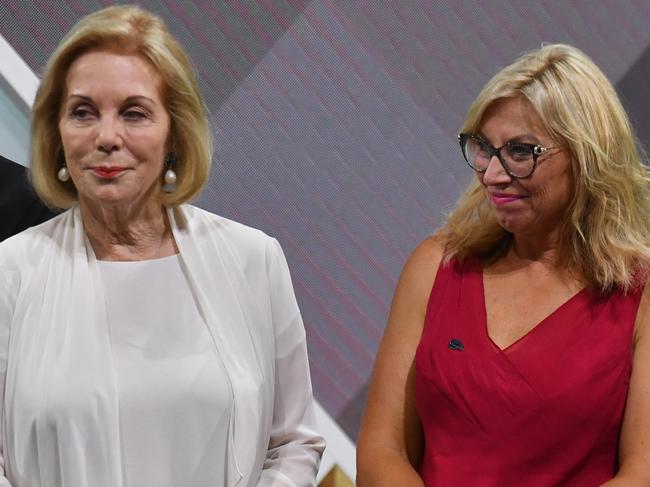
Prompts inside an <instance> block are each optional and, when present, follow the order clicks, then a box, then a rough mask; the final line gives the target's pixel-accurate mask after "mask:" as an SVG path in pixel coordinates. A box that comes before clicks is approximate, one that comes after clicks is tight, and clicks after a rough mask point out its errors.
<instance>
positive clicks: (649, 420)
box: [602, 286, 650, 487]
mask: <svg viewBox="0 0 650 487" xmlns="http://www.w3.org/2000/svg"><path fill="white" fill-rule="evenodd" d="M632 364H633V365H632V377H631V379H630V389H629V391H628V396H627V402H626V405H625V414H624V416H623V428H622V431H621V441H620V447H619V459H620V465H621V468H620V470H619V472H618V474H617V475H616V477H615V478H614V479H612V480H610V481H609V482H606V483H605V484H603V486H602V487H605V486H606V487H646V486H650V286H646V289H645V291H644V293H643V297H642V298H641V303H640V305H639V311H638V314H637V322H636V330H635V343H634V357H633V361H632Z"/></svg>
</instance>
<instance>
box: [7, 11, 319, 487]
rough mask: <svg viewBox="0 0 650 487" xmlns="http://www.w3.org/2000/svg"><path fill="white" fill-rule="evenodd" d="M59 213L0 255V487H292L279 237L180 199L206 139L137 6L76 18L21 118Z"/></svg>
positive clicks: (306, 387)
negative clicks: (26, 116) (28, 116)
mask: <svg viewBox="0 0 650 487" xmlns="http://www.w3.org/2000/svg"><path fill="white" fill-rule="evenodd" d="M32 149H33V161H32V171H33V174H32V179H33V183H34V186H35V189H36V191H37V192H38V194H39V195H40V196H41V198H42V199H44V200H45V201H46V202H48V203H49V204H50V205H52V206H56V207H60V208H69V210H68V211H66V212H64V213H63V214H61V215H59V216H58V217H56V218H54V219H53V220H50V221H49V222H47V223H44V224H42V225H40V226H37V227H34V228H31V229H29V230H27V231H25V232H23V233H21V234H19V235H17V236H15V237H13V238H10V239H8V240H6V241H5V242H3V243H2V244H0V375H1V377H0V378H3V379H4V380H2V381H1V382H0V383H1V384H3V385H4V388H2V389H0V390H1V391H2V393H3V395H4V397H3V399H2V401H0V404H1V405H2V428H1V435H0V439H1V453H2V458H1V460H2V461H1V463H0V486H7V485H11V486H13V487H23V486H29V487H38V486H43V487H45V486H48V487H50V486H52V487H86V486H91V485H92V486H93V487H104V486H105V487H129V486H134V487H141V486H154V485H155V486H156V487H166V486H169V487H171V486H176V487H181V486H183V487H186V486H192V487H208V486H209V487H216V486H235V485H238V486H296V487H297V486H310V485H315V478H316V472H317V470H318V465H319V462H320V457H321V455H322V452H323V449H324V441H323V439H322V438H321V437H320V436H319V435H318V434H317V433H316V432H315V431H314V429H313V412H312V392H311V383H310V379H309V367H308V362H307V352H306V344H305V332H304V328H303V325H302V321H301V318H300V313H299V310H298V307H297V305H296V301H295V297H294V294H293V290H292V286H291V280H290V277H289V272H288V269H287V265H286V262H285V259H284V256H283V254H282V250H281V249H280V246H279V245H278V243H277V242H276V241H275V240H274V239H272V238H270V237H268V236H266V235H265V234H263V233H262V232H260V231H258V230H254V229H252V228H249V227H246V226H243V225H241V224H238V223H235V222H232V221H229V220H226V219H224V218H221V217H218V216H216V215H212V214H210V213H207V212H205V211H203V210H200V209H198V208H196V207H192V206H189V205H187V204H185V202H186V201H188V200H189V199H191V198H192V197H193V196H195V195H196V194H197V193H198V192H199V191H200V189H201V187H202V185H203V184H204V182H205V181H206V179H207V176H208V168H209V164H210V158H211V143H210V132H209V128H208V123H207V119H206V115H205V110H204V106H203V102H202V100H201V96H200V93H199V89H198V86H197V83H196V80H195V77H194V74H193V72H192V69H191V66H190V63H189V61H188V58H187V56H186V54H185V53H184V51H183V50H182V48H181V47H180V45H179V44H178V43H177V42H176V41H175V40H174V39H173V38H172V37H171V36H170V34H169V33H168V31H167V30H166V28H165V26H164V24H163V23H162V21H161V20H160V19H159V18H157V17H156V16H154V15H152V14H150V13H148V12H146V11H143V10H141V9H139V8H137V7H111V8H107V9H104V10H102V11H99V12H97V13H95V14H92V15H90V16H88V17H86V18H84V19H83V20H81V21H80V22H79V23H78V24H77V25H76V26H75V27H74V28H73V29H72V31H71V32H70V33H69V34H68V35H67V36H66V38H65V39H64V40H63V41H62V43H61V44H60V45H59V47H58V48H57V50H56V51H55V52H54V54H53V55H52V58H51V59H50V61H49V63H48V65H47V67H46V70H45V73H44V76H43V80H42V83H41V86H40V88H39V91H38V94H37V96H36V101H35V104H34V113H33V141H32Z"/></svg>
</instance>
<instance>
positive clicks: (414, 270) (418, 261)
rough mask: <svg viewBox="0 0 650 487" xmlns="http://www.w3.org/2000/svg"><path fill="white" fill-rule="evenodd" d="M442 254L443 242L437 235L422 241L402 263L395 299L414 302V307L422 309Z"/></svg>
mask: <svg viewBox="0 0 650 487" xmlns="http://www.w3.org/2000/svg"><path fill="white" fill-rule="evenodd" d="M443 256H444V242H443V241H442V240H441V239H440V238H439V237H437V236H435V235H434V236H431V237H429V238H427V239H425V240H424V241H422V242H421V243H420V244H419V245H418V246H417V247H416V248H415V250H413V252H412V253H411V255H410V257H409V258H408V260H407V261H406V264H405V265H404V269H403V270H402V274H401V275H400V278H399V282H398V285H397V289H396V291H395V301H396V302H400V301H405V302H408V303H409V304H411V305H413V304H415V305H416V308H419V309H420V310H421V311H424V308H425V307H426V302H427V301H428V297H429V293H430V292H431V288H432V286H433V282H434V280H435V278H436V274H437V272H438V267H439V266H440V263H441V262H442V259H443ZM394 304H395V303H394ZM418 305H419V306H418Z"/></svg>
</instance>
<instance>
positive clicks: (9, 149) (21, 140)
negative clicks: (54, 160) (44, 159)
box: [0, 35, 38, 166]
mask: <svg viewBox="0 0 650 487" xmlns="http://www.w3.org/2000/svg"><path fill="white" fill-rule="evenodd" d="M37 87H38V78H37V77H36V75H35V74H34V73H33V72H32V70H31V69H30V68H29V66H27V64H25V62H24V61H23V60H22V59H21V57H20V56H19V55H18V54H17V53H16V51H15V50H14V49H13V48H12V47H11V45H9V43H8V42H7V41H6V40H5V39H4V37H2V36H1V35H0V154H2V155H3V156H5V157H7V158H9V159H11V160H14V161H16V162H19V163H20V164H22V165H24V166H27V165H29V111H30V107H31V105H32V102H33V100H34V95H35V94H36V88H37Z"/></svg>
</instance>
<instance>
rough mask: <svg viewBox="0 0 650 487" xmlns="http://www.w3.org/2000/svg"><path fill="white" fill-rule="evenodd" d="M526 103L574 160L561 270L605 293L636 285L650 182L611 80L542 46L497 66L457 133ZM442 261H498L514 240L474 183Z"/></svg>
mask: <svg viewBox="0 0 650 487" xmlns="http://www.w3.org/2000/svg"><path fill="white" fill-rule="evenodd" d="M511 98H522V99H524V100H526V101H527V102H528V103H530V104H531V105H532V107H533V108H534V109H535V110H536V112H537V114H538V115H539V117H540V118H541V120H542V123H543V124H544V126H545V128H546V130H547V131H548V133H549V134H550V135H551V137H552V138H553V140H554V142H555V145H561V146H563V147H564V148H565V149H566V150H567V151H568V153H570V155H571V159H572V172H573V178H574V186H575V193H574V195H573V198H572V201H571V205H570V208H569V209H568V211H567V213H566V220H565V221H564V222H563V227H562V231H561V242H560V258H561V260H562V261H563V262H562V263H563V264H564V265H566V266H567V267H568V268H569V269H571V270H572V271H574V272H575V273H576V274H577V276H579V278H580V279H584V280H585V281H586V283H587V284H588V285H589V286H591V287H593V288H597V289H599V290H601V291H602V292H607V291H611V290H613V289H615V288H621V289H624V290H628V289H630V288H631V287H634V286H636V285H638V284H640V283H641V281H642V275H641V272H642V271H643V273H645V271H646V269H647V267H648V262H649V259H650V247H649V245H650V177H649V176H650V175H649V172H648V168H647V167H646V166H645V165H644V164H643V163H642V161H641V157H640V155H639V149H638V142H637V139H636V137H635V135H634V132H633V130H632V127H631V126H630V121H629V119H628V117H627V114H626V113H625V110H624V109H623V106H622V105H621V102H620V101H619V98H618V96H617V94H616V91H615V90H614V88H613V86H612V85H611V83H610V82H609V81H608V80H607V78H606V77H605V75H604V74H603V73H602V71H601V70H600V69H599V68H598V67H597V66H596V65H595V64H594V63H593V62H592V61H591V60H590V59H589V58H588V57H587V56H586V55H585V54H584V53H583V52H581V51H580V50H578V49H576V48H574V47H571V46H567V45H562V44H551V45H545V46H543V47H541V48H540V49H537V50H534V51H532V52H529V53H527V54H525V55H523V56H521V57H520V58H519V59H517V60H516V61H515V62H514V63H513V64H511V65H510V66H507V67H506V68H504V69H502V70H501V71H500V72H499V73H497V74H496V75H495V76H494V77H493V78H492V79H491V80H490V81H488V83H487V84H486V85H485V87H484V88H483V90H482V91H481V93H480V94H479V95H478V97H477V98H476V100H475V101H474V102H473V103H472V105H471V106H470V108H469V112H468V114H467V118H466V120H465V124H464V125H463V127H462V129H461V131H462V132H469V133H475V132H477V131H478V130H479V129H480V126H481V123H482V122H483V117H484V115H485V113H486V111H487V110H488V108H490V107H491V106H492V105H493V104H494V103H495V102H497V101H499V100H503V99H511ZM441 235H442V236H443V238H444V239H445V242H446V245H447V252H448V254H447V255H448V258H451V257H457V258H464V257H467V256H474V257H479V258H481V259H483V260H484V261H494V260H497V259H498V258H499V257H500V256H502V255H503V253H504V252H505V251H506V250H507V249H508V247H509V244H510V242H511V238H512V235H510V234H509V233H508V232H507V231H506V230H504V229H503V228H501V227H500V226H499V225H498V224H497V222H496V220H495V218H494V216H493V214H492V211H491V209H490V205H489V202H488V200H487V198H486V195H485V191H484V190H483V188H482V186H481V185H480V184H479V183H478V181H473V182H472V183H471V184H470V186H469V187H468V188H467V190H466V191H465V193H464V194H463V195H462V196H461V198H460V200H459V201H458V203H457V205H456V208H455V209H454V210H453V211H452V212H451V213H450V214H449V215H448V217H447V221H446V224H445V226H444V227H443V229H442V231H441Z"/></svg>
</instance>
